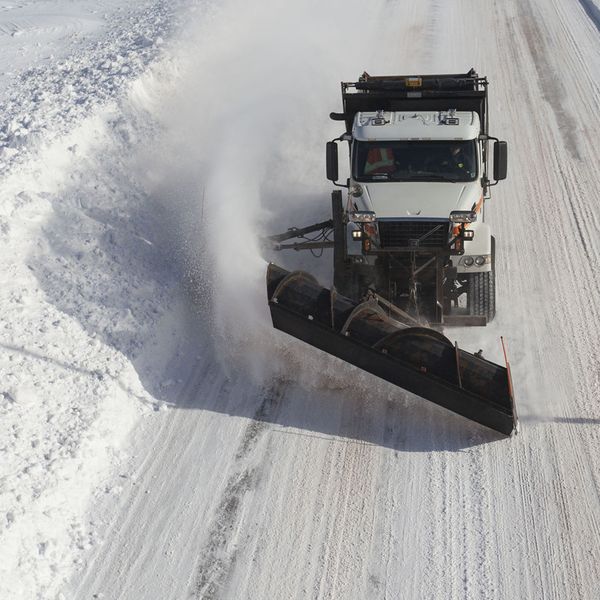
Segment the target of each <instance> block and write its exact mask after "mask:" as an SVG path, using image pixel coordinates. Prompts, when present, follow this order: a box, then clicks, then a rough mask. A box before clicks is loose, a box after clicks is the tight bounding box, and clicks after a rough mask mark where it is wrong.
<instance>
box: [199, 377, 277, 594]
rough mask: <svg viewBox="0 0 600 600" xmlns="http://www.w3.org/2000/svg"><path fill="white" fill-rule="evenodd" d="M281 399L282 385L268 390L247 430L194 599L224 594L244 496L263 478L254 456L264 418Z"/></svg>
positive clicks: (211, 531) (212, 529) (271, 414)
mask: <svg viewBox="0 0 600 600" xmlns="http://www.w3.org/2000/svg"><path fill="white" fill-rule="evenodd" d="M281 397H282V386H281V385H280V384H275V385H274V386H273V387H272V388H271V389H269V390H267V391H266V392H265V394H264V396H263V400H262V402H261V404H260V406H259V407H258V409H257V410H256V412H255V414H254V417H253V419H252V421H251V422H250V423H249V424H248V426H247V427H246V430H245V432H244V435H243V438H242V440H241V442H240V444H239V447H238V450H237V452H236V454H235V462H234V465H233V466H234V470H233V473H232V474H231V475H230V476H229V478H228V480H227V483H226V485H225V489H224V490H223V493H222V494H221V498H220V501H219V504H218V506H217V509H216V512H215V516H214V517H213V520H212V525H211V526H210V529H209V530H208V533H207V536H206V537H207V542H206V544H205V547H204V549H203V550H202V552H201V557H200V561H199V563H198V565H197V566H196V582H195V584H194V592H193V595H194V597H195V598H199V599H202V600H216V599H217V598H222V597H223V596H222V595H221V594H222V592H223V589H224V588H225V586H226V583H227V579H228V576H229V574H230V573H231V571H232V569H233V568H234V566H235V562H236V558H237V555H238V551H239V549H240V548H239V545H238V538H237V534H238V533H239V529H240V525H241V524H240V521H241V519H242V516H243V512H244V497H245V496H246V495H247V494H248V493H249V492H250V491H252V490H253V489H255V488H256V487H257V485H258V482H259V480H260V476H261V469H262V466H261V465H260V464H256V465H255V464H252V461H251V455H252V452H253V450H254V449H255V448H256V446H257V445H258V443H259V441H260V438H261V436H262V435H263V434H264V432H265V430H266V428H267V423H266V422H265V419H266V418H271V419H272V418H273V417H274V416H275V414H276V412H277V410H278V408H279V402H280V400H281ZM261 462H263V463H264V461H261Z"/></svg>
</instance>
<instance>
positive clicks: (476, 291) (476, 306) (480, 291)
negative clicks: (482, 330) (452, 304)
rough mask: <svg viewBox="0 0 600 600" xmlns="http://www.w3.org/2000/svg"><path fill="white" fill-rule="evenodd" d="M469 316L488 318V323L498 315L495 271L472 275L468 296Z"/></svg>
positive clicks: (470, 276)
mask: <svg viewBox="0 0 600 600" xmlns="http://www.w3.org/2000/svg"><path fill="white" fill-rule="evenodd" d="M467 302H468V306H469V314H471V315H473V316H478V317H486V318H487V321H488V323H489V322H490V321H492V320H493V318H494V316H495V315H496V286H495V276H494V271H488V272H487V273H471V274H470V275H469V292H468V296H467Z"/></svg>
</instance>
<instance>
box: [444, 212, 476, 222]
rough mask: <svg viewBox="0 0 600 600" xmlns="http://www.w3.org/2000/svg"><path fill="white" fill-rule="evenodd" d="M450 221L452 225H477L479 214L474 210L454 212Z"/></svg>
mask: <svg viewBox="0 0 600 600" xmlns="http://www.w3.org/2000/svg"><path fill="white" fill-rule="evenodd" d="M450 221H451V222H452V223H475V221H477V213H476V212H475V211H472V210H453V211H452V212H451V213H450Z"/></svg>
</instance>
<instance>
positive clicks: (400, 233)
mask: <svg viewBox="0 0 600 600" xmlns="http://www.w3.org/2000/svg"><path fill="white" fill-rule="evenodd" d="M378 225H379V241H380V245H381V247H382V248H441V247H444V246H446V245H447V244H448V230H449V228H450V223H449V221H379V223H378Z"/></svg>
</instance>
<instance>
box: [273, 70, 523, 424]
mask: <svg viewBox="0 0 600 600" xmlns="http://www.w3.org/2000/svg"><path fill="white" fill-rule="evenodd" d="M341 86H342V104H343V111H342V112H340V113H335V112H334V113H331V114H330V118H331V119H333V120H335V121H340V122H343V123H344V124H345V130H344V132H343V133H342V134H341V135H340V136H339V137H338V138H336V139H335V140H333V141H330V142H328V143H327V145H326V170H327V178H328V179H329V180H330V181H331V182H332V183H333V184H334V185H335V186H337V187H338V188H341V189H337V190H334V191H333V192H332V197H331V204H332V218H331V219H330V220H328V221H323V222H320V223H316V224H314V225H309V226H306V227H301V228H297V227H292V228H290V229H288V230H287V231H285V232H284V233H281V234H278V235H273V236H270V237H269V238H268V243H269V245H270V247H271V248H273V249H275V250H313V251H314V250H318V249H323V248H330V249H332V250H333V283H334V285H333V287H332V288H331V289H326V288H323V287H322V286H321V285H320V284H319V283H318V282H317V281H316V280H315V279H314V278H313V277H312V276H311V275H309V274H308V273H305V272H301V271H295V272H292V273H289V272H287V271H286V270H284V269H282V268H281V267H278V266H276V265H274V264H270V265H269V268H268V272H267V293H268V300H269V306H270V311H271V317H272V321H273V325H274V326H275V327H276V328H277V329H280V330H282V331H284V332H286V333H288V334H290V335H292V336H294V337H296V338H299V339H301V340H303V341H305V342H307V343H308V344H311V345H313V346H315V347H317V348H320V349H321V350H324V351H325V352H328V353H330V354H333V355H334V356H337V357H339V358H341V359H342V360H345V361H347V362H349V363H351V364H353V365H355V366H357V367H359V368H361V369H364V370H366V371H368V372H370V373H373V374H374V375H377V376H379V377H381V378H383V379H385V380H387V381H389V382H391V383H393V384H396V385H398V386H399V387H402V388H404V389H406V390H409V391H411V392H413V393H415V394H417V395H419V396H421V397H423V398H425V399H428V400H430V401H432V402H435V403H437V404H439V405H441V406H443V407H445V408H447V409H449V410H451V411H454V412H455V413H458V414H460V415H463V416H464V417H467V418H469V419H471V420H473V421H476V422H478V423H481V424H482V425H485V426H487V427H490V428H492V429H494V430H496V431H498V432H500V433H502V434H505V435H511V434H513V433H515V432H516V430H517V425H518V420H517V413H516V408H515V401H514V393H513V386H512V379H511V373H510V365H509V363H508V360H507V358H506V351H505V348H504V341H503V340H502V345H503V348H504V357H505V365H497V364H494V363H492V362H490V361H487V360H486V359H485V358H483V356H481V353H480V352H479V353H476V354H472V353H469V352H467V351H465V350H463V349H461V348H459V347H458V345H457V344H456V343H454V344H453V343H452V342H451V341H450V340H449V339H448V338H447V337H445V336H444V335H443V334H442V333H441V330H442V328H444V327H446V326H470V325H474V326H484V325H486V324H487V323H488V322H490V321H491V320H492V319H493V318H494V315H495V310H496V306H495V279H494V268H495V239H494V236H493V235H492V233H491V229H490V226H489V225H488V224H487V223H485V222H484V216H485V202H486V200H488V199H489V198H490V195H491V194H490V190H491V188H492V187H493V186H495V185H496V184H497V183H498V182H499V181H501V180H503V179H505V178H506V171H507V144H506V142H503V141H500V140H498V139H497V138H495V137H493V136H491V135H490V134H489V130H488V81H487V78H485V77H480V76H479V75H478V74H477V73H476V72H475V71H474V70H473V69H471V71H469V72H468V73H466V74H445V75H417V76H404V75H400V76H371V75H369V74H368V73H364V74H363V75H362V76H361V77H360V78H359V79H358V81H356V82H342V84H341ZM339 144H347V145H348V146H347V147H348V151H349V154H348V156H349V167H350V168H349V173H350V177H349V178H348V179H347V180H346V181H345V182H340V181H339V158H338V145H339ZM490 163H491V166H492V169H490Z"/></svg>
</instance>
